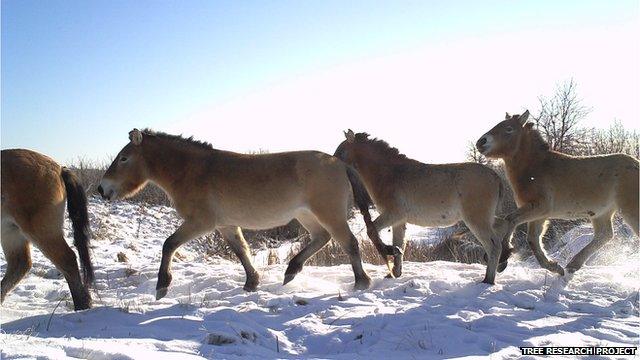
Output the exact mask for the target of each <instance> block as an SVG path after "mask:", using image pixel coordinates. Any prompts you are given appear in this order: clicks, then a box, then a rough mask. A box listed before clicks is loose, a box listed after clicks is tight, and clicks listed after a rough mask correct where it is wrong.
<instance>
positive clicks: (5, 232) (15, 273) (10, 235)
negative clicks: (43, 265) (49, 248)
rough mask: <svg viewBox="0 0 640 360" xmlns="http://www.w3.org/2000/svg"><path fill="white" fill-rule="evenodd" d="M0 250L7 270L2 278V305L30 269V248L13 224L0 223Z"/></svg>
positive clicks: (0, 299) (0, 301)
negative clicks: (0, 229)
mask: <svg viewBox="0 0 640 360" xmlns="http://www.w3.org/2000/svg"><path fill="white" fill-rule="evenodd" d="M2 250H3V251H4V257H5V259H6V261H7V270H6V272H5V274H4V277H3V278H2V286H1V288H2V296H1V298H0V303H4V299H5V297H6V296H7V294H8V293H9V292H10V291H11V289H13V288H14V287H15V286H16V284H18V282H20V280H22V278H23V277H24V276H25V275H26V274H27V272H28V271H29V269H31V246H30V244H29V241H28V240H27V238H26V237H25V236H24V235H23V234H22V232H21V231H20V229H19V228H18V227H17V226H16V225H14V224H13V223H11V224H5V223H4V221H3V223H2Z"/></svg>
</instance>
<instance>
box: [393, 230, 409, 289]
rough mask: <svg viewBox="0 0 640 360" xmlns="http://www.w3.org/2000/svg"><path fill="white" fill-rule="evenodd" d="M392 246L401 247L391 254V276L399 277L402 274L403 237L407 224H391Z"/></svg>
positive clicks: (405, 243) (405, 244) (404, 244)
mask: <svg viewBox="0 0 640 360" xmlns="http://www.w3.org/2000/svg"><path fill="white" fill-rule="evenodd" d="M392 229H393V247H394V248H396V249H401V251H399V252H398V253H397V254H394V255H393V276H394V277H400V276H401V275H402V260H403V257H404V250H405V248H406V246H407V242H406V241H405V239H404V235H405V231H406V229H407V224H406V223H402V224H397V225H394V226H393V228H392Z"/></svg>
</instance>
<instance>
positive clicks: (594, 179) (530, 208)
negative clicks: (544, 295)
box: [476, 110, 638, 275]
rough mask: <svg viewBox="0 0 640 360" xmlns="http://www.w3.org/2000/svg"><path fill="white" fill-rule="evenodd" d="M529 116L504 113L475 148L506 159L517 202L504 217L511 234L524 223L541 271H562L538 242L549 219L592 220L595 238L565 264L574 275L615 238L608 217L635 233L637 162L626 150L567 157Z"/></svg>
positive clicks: (636, 229) (508, 174)
mask: <svg viewBox="0 0 640 360" xmlns="http://www.w3.org/2000/svg"><path fill="white" fill-rule="evenodd" d="M528 118H529V111H528V110H527V111H526V112H525V113H524V114H522V115H513V116H510V115H509V114H508V113H507V115H506V117H505V120H504V121H502V122H500V123H498V124H497V125H496V126H495V127H494V128H493V129H491V130H490V131H489V132H488V133H486V134H484V135H482V137H481V138H480V139H479V140H478V142H477V143H476V147H477V148H478V150H479V151H480V152H481V153H482V154H484V155H485V156H487V157H489V158H496V159H502V160H503V161H504V166H505V169H506V171H507V176H508V178H509V182H510V183H511V187H512V188H513V191H514V194H515V198H516V204H517V205H518V209H517V210H516V211H514V212H513V213H512V214H510V215H508V216H507V218H506V220H507V222H508V226H509V233H511V232H512V231H513V229H514V228H515V227H516V226H517V225H519V224H522V223H525V222H526V223H528V224H527V240H528V242H529V244H530V245H531V248H532V249H533V253H534V254H535V257H536V259H537V260H538V262H539V263H540V265H541V266H542V267H544V268H545V269H547V270H550V271H553V272H557V273H558V274H560V275H564V269H563V268H562V267H561V266H560V265H558V264H557V263H556V262H555V261H551V260H549V259H548V258H547V255H546V254H545V252H544V249H542V245H541V243H540V239H541V238H542V236H543V235H544V233H545V231H546V224H547V219H549V218H554V219H581V218H588V219H589V220H591V223H592V224H593V230H594V236H593V240H592V241H591V243H589V244H588V245H587V246H586V247H585V248H584V249H582V250H581V251H580V252H579V253H578V254H576V255H575V256H574V257H573V259H571V261H570V262H569V264H568V265H567V266H566V269H567V271H568V272H569V273H574V272H575V271H577V270H578V269H580V267H582V265H583V264H584V263H585V261H587V259H588V258H589V257H590V256H591V255H592V254H593V253H594V252H595V251H596V250H598V249H599V248H600V247H602V246H603V245H604V244H605V243H606V242H607V241H609V240H610V239H611V238H612V237H613V227H612V225H611V219H612V217H613V214H614V213H615V212H616V211H618V212H620V214H621V215H622V217H623V218H624V220H625V222H626V223H627V224H629V225H630V226H631V227H632V228H633V231H634V232H635V233H636V234H638V160H636V159H634V158H633V157H631V156H628V155H624V154H613V155H601V156H571V155H566V154H562V153H559V152H556V151H552V150H550V149H549V145H548V144H547V143H546V142H545V141H544V140H543V138H542V136H541V135H540V133H539V132H538V131H536V130H535V129H533V123H532V122H527V120H528Z"/></svg>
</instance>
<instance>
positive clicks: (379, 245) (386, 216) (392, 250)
mask: <svg viewBox="0 0 640 360" xmlns="http://www.w3.org/2000/svg"><path fill="white" fill-rule="evenodd" d="M400 223H402V224H404V219H403V216H401V215H399V214H397V213H396V212H393V211H385V212H383V213H381V214H380V216H378V217H377V218H376V219H375V220H374V221H373V224H372V225H371V226H367V235H368V236H369V238H370V239H371V242H373V245H374V246H375V247H376V250H378V253H379V254H380V256H381V257H382V259H383V260H384V261H385V264H386V265H387V268H388V269H389V275H388V277H394V274H393V268H392V267H391V264H390V261H389V258H388V256H393V257H394V263H395V262H396V258H398V259H399V260H398V261H400V262H402V253H403V252H404V248H400V247H398V246H395V243H394V245H393V246H392V245H386V244H385V243H384V242H383V241H382V239H380V234H379V232H380V230H382V229H384V228H387V227H389V226H395V225H398V224H400ZM394 234H395V231H394ZM402 237H403V239H404V234H403V236H402Z"/></svg>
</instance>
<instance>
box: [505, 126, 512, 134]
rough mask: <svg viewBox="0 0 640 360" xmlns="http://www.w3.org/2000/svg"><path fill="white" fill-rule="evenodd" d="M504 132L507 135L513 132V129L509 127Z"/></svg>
mask: <svg viewBox="0 0 640 360" xmlns="http://www.w3.org/2000/svg"><path fill="white" fill-rule="evenodd" d="M505 132H506V133H507V134H510V133H512V132H513V127H511V126H507V129H506V130H505Z"/></svg>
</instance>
